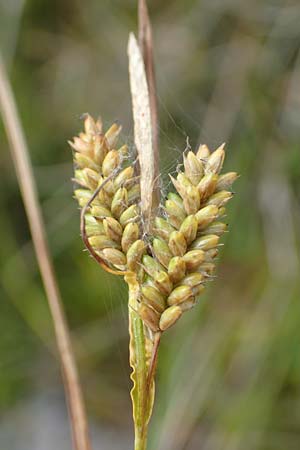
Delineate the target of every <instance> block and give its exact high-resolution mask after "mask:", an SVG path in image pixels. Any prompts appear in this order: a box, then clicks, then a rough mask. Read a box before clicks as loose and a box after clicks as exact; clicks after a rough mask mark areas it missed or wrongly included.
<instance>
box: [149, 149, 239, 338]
mask: <svg viewBox="0 0 300 450" xmlns="http://www.w3.org/2000/svg"><path fill="white" fill-rule="evenodd" d="M224 158H225V150H224V144H223V145H221V146H220V147H219V148H218V149H217V150H215V151H214V152H211V151H210V150H209V148H208V147H207V146H206V145H201V146H200V147H199V149H198V151H197V153H196V154H194V153H193V152H191V151H190V152H188V154H187V155H185V156H184V172H181V173H179V174H178V175H177V178H174V177H171V180H172V183H173V185H174V187H175V189H176V190H177V193H178V194H174V193H169V194H168V196H167V199H166V201H165V205H164V208H165V217H164V218H161V217H156V218H155V226H154V228H153V230H154V234H155V236H154V239H153V244H154V245H153V247H152V250H153V256H154V258H156V259H157V261H159V262H160V263H162V266H163V267H161V268H160V273H162V272H164V273H165V274H166V275H167V276H168V278H169V280H170V283H172V286H173V287H172V290H171V292H170V293H169V294H166V293H165V292H164V288H163V289H160V293H161V294H162V295H163V296H164V298H165V302H166V309H165V310H164V312H163V313H162V314H161V311H158V310H157V309H156V312H157V313H158V314H159V313H160V314H161V315H160V322H159V328H160V330H161V331H165V330H166V329H167V328H169V326H171V325H173V324H174V323H175V322H176V321H177V320H178V319H179V318H180V317H181V315H182V313H183V312H185V311H187V310H188V309H190V308H192V307H193V306H194V305H195V304H196V303H197V298H198V297H199V295H201V293H202V292H203V291H204V289H205V281H206V280H207V279H208V278H209V277H210V276H211V275H213V273H214V269H215V264H214V258H215V257H216V256H217V254H218V249H217V247H218V245H219V240H220V237H221V235H222V234H223V233H224V232H225V231H226V229H227V225H226V224H224V223H223V222H221V221H220V217H222V216H223V215H224V212H225V208H224V205H226V203H227V202H228V201H229V200H230V199H231V198H232V195H233V194H232V192H231V191H230V190H228V189H230V188H231V185H232V183H233V182H234V181H235V180H236V178H237V174H236V173H235V172H229V173H227V174H223V175H220V172H221V170H222V166H223V162H224ZM174 228H175V230H174ZM158 238H159V239H158ZM168 249H169V250H170V251H171V254H172V255H173V257H172V258H170V255H169V252H168ZM145 263H146V264H147V260H146V259H145V257H144V264H145ZM167 263H168V266H167V267H166V265H167ZM151 265H152V267H154V265H155V259H154V260H153V261H151ZM146 270H147V269H146ZM148 274H149V276H150V277H153V279H155V272H154V273H151V271H150V272H148ZM148 283H149V280H148ZM157 288H158V289H159V286H158V285H157ZM143 301H147V299H146V300H143ZM148 306H149V307H152V308H154V309H155V306H154V305H153V304H152V305H148ZM179 311H180V312H179Z"/></svg>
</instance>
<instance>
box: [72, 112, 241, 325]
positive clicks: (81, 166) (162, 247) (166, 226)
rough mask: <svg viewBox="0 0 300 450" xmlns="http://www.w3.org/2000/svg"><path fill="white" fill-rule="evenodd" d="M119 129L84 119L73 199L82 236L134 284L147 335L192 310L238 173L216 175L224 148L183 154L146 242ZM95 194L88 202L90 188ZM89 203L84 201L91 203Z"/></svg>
mask: <svg viewBox="0 0 300 450" xmlns="http://www.w3.org/2000/svg"><path fill="white" fill-rule="evenodd" d="M120 131H121V126H120V125H119V124H116V123H115V124H113V125H112V126H111V127H110V128H109V129H108V130H107V131H106V132H104V131H103V126H102V122H101V120H100V119H98V120H97V121H95V120H94V119H93V118H92V117H91V116H89V115H86V117H85V120H84V132H82V133H80V134H79V136H78V137H75V138H74V140H73V141H72V142H70V145H71V146H72V148H73V149H74V150H75V152H74V162H75V180H76V183H77V184H78V185H79V187H78V188H77V189H76V190H75V196H76V198H77V200H78V203H79V205H80V207H82V208H83V207H85V206H86V205H87V203H88V208H87V211H86V214H85V218H84V219H85V231H86V235H87V237H88V241H89V244H90V246H91V247H92V249H93V251H94V252H95V253H96V254H97V255H98V256H99V258H101V260H102V261H103V263H104V264H103V265H104V267H107V269H108V270H110V271H115V272H116V273H118V274H121V275H130V276H131V275H132V276H133V275H134V277H135V278H136V280H137V282H138V286H139V294H138V302H137V304H138V311H137V312H138V314H139V316H140V317H141V319H142V320H143V322H144V324H146V326H147V327H148V328H149V329H150V330H151V331H152V332H158V331H165V330H166V329H168V328H170V327H171V326H172V325H173V324H174V323H175V322H176V321H177V320H178V319H179V318H180V317H181V315H182V313H183V312H185V311H187V310H189V309H191V308H192V307H193V306H194V305H195V304H196V303H197V299H198V297H199V296H200V295H201V294H202V292H203V291H204V289H205V282H206V281H207V280H209V279H210V278H211V276H212V275H213V273H214V270H215V263H214V259H215V257H216V256H217V255H218V246H219V241H220V237H221V235H222V234H223V233H224V232H225V231H226V228H227V225H226V224H225V223H224V222H223V221H222V217H223V216H224V214H225V205H226V204H227V202H228V201H229V200H230V199H231V198H232V195H233V194H232V192H231V190H230V189H231V186H232V183H233V182H234V181H235V180H236V178H237V176H238V175H237V173H235V172H228V173H225V174H220V172H221V170H222V166H223V161H224V157H225V150H224V144H223V145H221V146H220V147H219V148H217V149H216V150H215V151H213V152H211V151H210V149H209V148H208V147H207V146H206V145H200V147H199V148H198V150H197V151H196V153H194V152H192V151H188V152H187V153H186V154H184V157H183V163H184V164H183V166H184V170H183V171H182V172H179V173H178V174H177V177H176V178H173V177H172V176H170V178H171V180H172V183H173V185H174V187H175V189H176V191H177V192H176V193H173V192H170V193H169V194H168V195H167V198H166V200H165V201H164V204H163V208H162V209H161V210H162V212H161V215H157V216H156V217H154V219H153V225H152V232H153V236H151V237H150V242H149V236H147V239H146V238H145V237H144V233H143V227H142V220H141V214H140V207H139V201H140V188H139V178H138V176H137V175H138V174H137V172H136V167H135V164H134V163H133V162H132V161H130V158H129V157H128V154H129V152H128V148H127V146H126V145H124V146H122V147H120V148H118V149H117V148H116V145H117V140H118V137H119V134H120ZM97 188H98V189H99V192H98V193H97V195H96V196H95V198H94V199H93V201H92V202H90V199H91V197H92V195H93V194H94V192H95V190H96V189H97ZM89 202H90V203H89Z"/></svg>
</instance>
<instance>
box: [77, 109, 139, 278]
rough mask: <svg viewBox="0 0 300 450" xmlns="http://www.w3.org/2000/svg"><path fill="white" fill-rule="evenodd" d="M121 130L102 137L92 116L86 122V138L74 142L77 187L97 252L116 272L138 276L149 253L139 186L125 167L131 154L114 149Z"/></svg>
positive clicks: (124, 149) (115, 127)
mask: <svg viewBox="0 0 300 450" xmlns="http://www.w3.org/2000/svg"><path fill="white" fill-rule="evenodd" d="M120 131H121V127H120V126H119V125H118V124H113V125H112V126H111V127H110V128H109V130H108V131H106V133H105V134H104V133H103V130H102V123H101V120H100V119H98V121H95V120H94V119H93V118H92V117H91V116H90V115H87V116H86V117H85V120H84V133H80V135H79V137H75V138H74V140H73V142H70V145H71V147H72V148H73V149H74V150H75V153H74V163H75V181H76V182H77V183H78V184H79V185H80V189H76V190H75V197H76V198H77V200H78V203H79V205H80V206H81V207H84V206H85V205H86V204H87V203H88V202H89V201H90V199H91V197H92V196H93V194H94V191H95V190H96V189H97V188H99V187H101V186H103V188H101V189H100V190H99V193H98V195H97V196H96V197H95V199H94V200H93V201H92V202H91V204H90V205H89V208H88V211H87V212H86V215H85V227H86V232H87V236H88V240H89V245H90V246H91V248H92V250H93V252H95V253H96V255H98V256H99V257H100V258H101V260H103V262H104V264H105V265H106V266H107V267H108V268H110V269H113V270H115V271H117V272H120V273H125V272H126V271H127V270H137V266H138V263H139V260H140V259H141V258H142V256H143V254H144V252H145V251H146V247H145V245H144V243H143V242H142V241H139V237H140V235H141V229H140V217H139V216H140V212H139V206H138V201H139V195H137V193H139V185H138V178H137V177H136V174H135V168H134V167H133V165H129V166H127V167H126V162H127V161H128V149H127V147H126V146H123V147H121V148H119V149H116V144H117V139H118V136H119V133H120Z"/></svg>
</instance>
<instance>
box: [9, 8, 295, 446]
mask: <svg viewBox="0 0 300 450" xmlns="http://www.w3.org/2000/svg"><path fill="white" fill-rule="evenodd" d="M149 8H150V13H151V18H152V22H153V31H154V40H155V60H156V73H157V83H158V93H159V109H160V138H161V142H160V149H161V150H160V151H161V168H162V170H161V173H162V179H163V181H164V183H165V187H166V188H167V187H168V186H169V180H168V173H169V172H172V171H174V170H175V169H176V165H177V162H178V160H179V161H180V158H181V154H182V151H183V150H184V148H185V146H186V138H187V136H189V141H190V144H191V146H192V147H193V148H195V147H196V145H197V144H198V143H199V142H201V143H207V144H208V145H209V146H211V147H212V148H215V147H217V146H218V145H219V144H221V143H222V142H223V141H226V142H227V160H226V165H225V169H229V170H236V171H238V172H239V173H240V174H241V177H240V179H239V180H238V181H237V182H236V185H235V191H236V192H237V195H236V196H235V197H234V199H233V201H232V202H231V205H230V206H229V209H228V222H229V224H230V227H229V230H230V233H228V234H227V235H226V237H225V239H223V242H224V247H223V248H222V251H221V257H220V260H219V267H218V278H217V279H216V280H215V281H214V282H213V283H211V284H210V286H209V288H208V289H207V293H206V294H205V296H204V297H203V301H202V303H201V305H199V306H198V307H197V308H195V309H194V310H193V311H192V312H191V313H189V314H186V315H185V316H184V318H183V319H181V320H180V321H179V323H178V325H176V327H174V329H172V330H170V331H168V333H166V336H165V338H164V339H163V343H162V348H161V353H160V359H159V370H158V383H157V397H156V406H155V409H154V417H153V419H152V423H151V433H150V444H149V448H150V450H154V449H155V450H183V449H185V450H198V449H199V450H240V449H241V448H243V450H296V449H297V450H298V449H299V448H300V303H299V291H300V283H299V274H300V270H299V269H300V268H299V266H300V263H299V230H300V210H299V201H300V127H299V124H300V52H299V50H300V28H299V23H300V3H299V0H265V1H264V0H252V1H251V2H250V1H247V0H244V1H243V0H202V1H201V0H185V1H183V0H182V1H180V0H174V1H170V2H166V1H163V0H152V1H151V0H150V1H149ZM136 26H137V20H136V2H135V1H133V0H123V1H120V0H116V1H109V0H89V1H86V2H83V1H80V0H52V1H47V0H44V1H38V0H10V1H5V0H1V1H0V42H1V44H0V45H1V51H2V53H3V57H4V59H5V62H6V65H7V68H8V70H9V74H10V77H11V81H12V85H13V89H14V92H15V95H16V99H17V103H18V106H19V110H20V115H21V119H22V122H23V126H24V129H25V133H26V136H27V139H28V144H29V148H30V153H31V157H32V161H33V165H34V172H35V176H36V180H37V184H38V189H39V195H40V200H41V204H42V208H43V213H44V217H45V220H46V225H47V232H48V236H49V241H50V247H51V251H52V255H53V258H54V262H55V267H56V272H57V277H58V281H59V285H60V287H61V290H62V294H63V300H64V306H65V310H66V314H67V316H68V320H69V323H70V326H71V329H72V338H73V340H74V345H75V349H76V356H77V360H78V364H79V369H80V374H81V379H82V384H83V389H84V395H85V398H86V402H87V408H88V413H89V416H90V418H91V424H92V430H93V439H94V442H95V449H106V450H109V449H122V450H126V449H128V450H129V449H130V448H132V424H131V406H130V399H129V388H130V381H129V368H128V362H127V359H128V350H127V346H128V336H127V317H126V316H127V311H126V288H125V285H124V283H123V282H122V281H121V280H116V278H115V277H113V276H111V275H109V274H105V273H103V271H101V270H100V268H99V267H98V266H97V265H96V264H95V263H94V262H93V261H92V260H91V258H89V257H88V255H87V253H84V252H83V244H82V241H81V239H80V236H79V212H78V209H77V206H76V203H75V201H74V200H73V199H72V183H71V181H70V179H71V177H72V170H73V168H72V155H71V151H70V149H69V148H68V145H67V143H66V142H67V140H68V139H70V138H71V137H72V136H73V135H74V134H76V133H77V132H78V131H79V130H80V129H81V127H82V123H81V120H80V117H81V115H82V114H83V113H85V112H87V111H88V112H90V113H91V114H94V115H98V114H101V116H102V118H103V120H104V123H105V124H106V125H109V124H110V123H111V122H112V121H113V120H115V119H118V120H119V121H120V122H121V123H122V124H123V125H124V133H123V137H124V140H125V141H128V142H129V143H132V142H133V131H132V130H133V129H132V116H131V109H130V95H129V83H128V74H127V56H126V45H127V39H128V32H129V31H130V30H134V31H135V30H136ZM0 146H1V160H0V164H1V177H0V203H1V215H0V231H1V245H0V256H1V283H0V295H1V302H0V330H1V331H0V415H1V425H0V448H1V449H3V450H8V449H9V450H29V449H30V450H50V449H54V448H57V449H59V450H60V449H62V450H65V449H66V450H69V449H70V448H71V445H70V438H69V429H68V423H67V411H66V407H65V403H64V397H63V391H62V381H61V376H60V369H59V364H58V361H57V353H56V350H55V342H54V338H53V329H52V323H51V319H50V315H49V311H48V307H47V302H46V299H45V294H44V291H43V288H42V285H41V280H40V276H39V273H38V268H37V264H36V260H35V256H34V253H33V248H32V243H31V239H30V234H29V230H28V225H27V221H26V217H25V213H24V209H23V206H22V201H21V198H20V193H19V188H18V185H17V181H16V177H15V173H14V169H13V165H12V161H11V158H10V155H9V148H8V143H7V140H6V138H5V133H4V129H3V126H2V123H1V124H0Z"/></svg>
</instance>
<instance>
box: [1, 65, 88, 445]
mask: <svg viewBox="0 0 300 450" xmlns="http://www.w3.org/2000/svg"><path fill="white" fill-rule="evenodd" d="M0 107H1V114H2V117H3V122H4V125H5V129H6V133H7V136H8V140H9V144H10V150H11V154H12V158H13V161H14V165H15V170H16V174H17V178H18V182H19V186H20V190H21V194H22V198H23V202H24V206H25V210H26V214H27V218H28V222H29V227H30V231H31V236H32V240H33V244H34V248H35V252H36V257H37V260H38V264H39V268H40V273H41V276H42V280H43V284H44V288H45V291H46V295H47V298H48V302H49V307H50V310H51V314H52V318H53V323H54V329H55V335H56V340H57V346H58V350H59V354H60V359H61V366H62V371H63V378H64V386H65V392H66V397H67V401H68V407H69V414H70V421H71V427H72V436H73V444H74V448H75V449H76V450H90V449H91V446H90V441H89V436H88V424H87V418H86V412H85V407H84V403H83V398H82V393H81V388H80V384H79V379H78V373H77V368H76V364H75V359H74V355H73V350H72V345H71V340H70V335H69V331H68V326H67V323H66V319H65V315H64V312H63V309H62V306H61V296H60V292H59V288H58V285H57V282H56V278H55V274H54V270H53V265H52V261H51V256H50V252H49V249H48V244H47V238H46V233H45V226H44V222H43V218H42V213H41V209H40V206H39V201H38V196H37V189H36V185H35V181H34V176H33V171H32V167H31V162H30V158H29V153H28V149H27V145H26V141H25V137H24V133H23V130H22V127H21V123H20V119H19V116H18V112H17V107H16V104H15V100H14V96H13V92H12V89H11V86H10V83H9V80H8V77H7V74H6V71H5V67H4V64H3V63H2V60H1V59H0Z"/></svg>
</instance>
